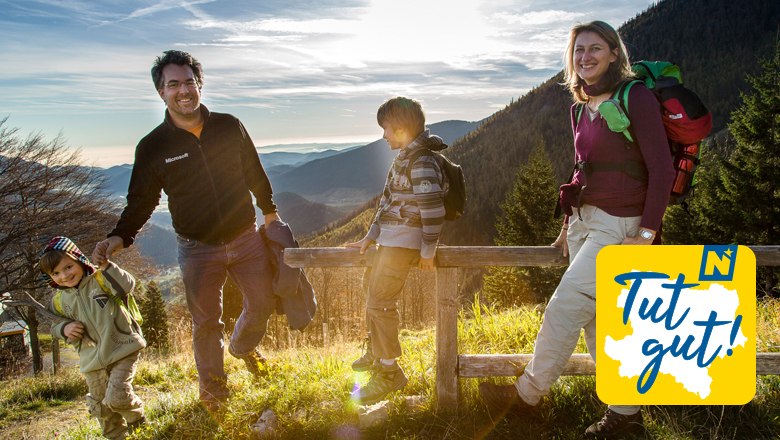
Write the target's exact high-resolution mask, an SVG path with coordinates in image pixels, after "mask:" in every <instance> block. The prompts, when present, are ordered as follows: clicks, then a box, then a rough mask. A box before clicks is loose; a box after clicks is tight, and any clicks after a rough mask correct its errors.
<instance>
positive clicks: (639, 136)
mask: <svg viewBox="0 0 780 440" xmlns="http://www.w3.org/2000/svg"><path fill="white" fill-rule="evenodd" d="M571 113H572V126H573V128H574V151H575V161H577V162H586V163H587V162H590V163H604V162H612V163H621V162H624V161H627V160H633V161H641V162H644V164H645V167H646V168H647V180H646V181H642V180H637V179H636V178H632V177H630V176H629V175H628V174H626V173H624V172H622V171H599V172H591V173H588V175H587V176H586V175H585V172H584V171H581V170H577V171H576V172H575V173H574V177H573V179H572V182H573V183H577V184H579V185H581V186H582V185H587V187H586V188H585V190H584V191H583V192H582V196H581V202H582V203H583V204H589V205H593V206H596V207H598V208H601V209H603V210H604V211H605V212H607V213H608V214H610V215H614V216H617V217H634V216H640V215H641V216H642V221H641V223H640V226H641V227H645V228H649V229H652V230H654V231H657V230H658V228H659V227H660V225H661V219H662V217H663V214H664V211H665V210H666V205H667V204H668V203H669V192H670V191H671V188H672V184H673V180H674V169H673V166H672V156H671V154H670V152H669V143H668V141H667V139H666V133H665V131H664V125H663V122H662V121H661V110H660V104H659V103H658V100H657V99H656V98H655V96H653V93H652V92H651V91H650V90H648V89H647V88H646V87H645V86H644V85H641V84H635V85H633V86H632V87H631V90H630V91H629V95H628V114H629V117H630V119H631V127H632V130H633V135H634V137H635V143H634V144H629V143H627V142H626V138H625V136H624V135H623V134H622V133H614V132H612V131H610V129H609V127H608V126H607V122H606V121H605V120H604V119H603V118H602V117H601V115H597V116H596V117H595V118H594V119H593V120H592V121H591V120H590V118H589V117H588V115H587V110H585V109H583V111H582V115H581V117H580V118H579V122H578V121H577V120H576V119H577V111H576V109H573V111H572V112H571ZM637 146H638V148H637Z"/></svg>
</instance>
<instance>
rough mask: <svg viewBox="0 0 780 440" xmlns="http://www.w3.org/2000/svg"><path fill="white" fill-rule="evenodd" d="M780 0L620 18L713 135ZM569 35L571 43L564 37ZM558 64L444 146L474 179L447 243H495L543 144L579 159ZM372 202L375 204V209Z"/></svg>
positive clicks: (678, 7)
mask: <svg viewBox="0 0 780 440" xmlns="http://www.w3.org/2000/svg"><path fill="white" fill-rule="evenodd" d="M779 24H780V2H778V1H776V0H748V1H740V2H733V1H730V0H664V1H660V2H658V3H656V4H654V5H653V6H651V7H649V8H648V9H647V10H646V11H644V12H642V13H641V14H638V15H637V16H636V17H635V18H633V19H631V20H629V21H628V22H626V23H625V24H624V25H623V26H622V27H620V29H619V32H620V34H621V36H622V38H623V39H624V42H625V43H626V46H627V48H628V51H629V55H630V57H631V59H632V61H639V60H669V61H673V62H674V63H676V64H678V65H679V66H680V67H681V71H682V74H683V79H684V82H685V84H686V85H687V86H688V87H690V88H691V89H692V90H694V91H695V92H696V93H697V94H698V95H699V96H700V97H701V98H702V100H703V101H704V103H705V104H706V105H707V106H708V108H709V109H710V110H711V111H712V113H713V122H714V127H713V130H712V135H713V136H714V135H717V134H718V133H720V132H722V131H723V130H725V129H726V124H727V122H728V120H729V117H730V113H731V111H733V109H735V108H736V107H737V105H738V104H739V102H740V94H741V93H743V92H745V91H746V90H747V83H746V80H745V79H746V76H748V75H754V74H756V73H757V72H758V71H759V69H760V64H759V60H760V59H761V58H767V57H771V56H772V55H773V54H774V53H775V50H776V47H777V45H778V44H779V43H780V41H779V40H778V29H779ZM562 43H563V42H562ZM562 82H563V75H562V73H559V74H557V75H555V76H554V77H552V78H550V79H549V80H547V81H545V82H544V83H543V84H541V85H539V86H538V87H536V88H534V89H533V90H531V91H530V92H529V93H527V94H526V95H524V96H522V97H521V98H519V99H517V100H512V102H511V103H510V104H509V105H507V106H506V107H505V108H504V109H502V110H500V111H498V112H496V113H495V114H493V115H491V116H489V117H488V118H486V119H485V120H483V123H482V124H481V125H480V127H479V128H477V129H476V130H474V131H472V132H471V133H469V134H468V135H467V136H466V137H465V138H464V139H462V140H460V141H459V142H457V143H455V144H454V145H453V146H452V147H451V148H450V149H448V150H447V151H446V152H445V154H446V155H447V156H449V157H450V158H451V159H453V160H454V161H455V162H456V163H459V164H461V166H462V167H463V171H464V174H465V176H466V182H467V185H466V186H467V197H468V199H467V206H466V213H465V215H464V216H463V217H461V218H460V219H458V220H457V221H454V222H447V224H446V225H445V228H444V231H443V233H442V237H441V243H442V244H448V245H491V244H493V237H494V235H495V223H496V218H497V217H498V216H499V215H500V214H501V209H500V204H501V202H502V201H503V200H504V198H505V195H506V194H507V192H508V191H509V190H510V188H511V187H512V184H513V182H514V178H515V173H516V172H517V169H518V167H519V166H520V165H521V164H523V163H525V162H526V160H527V159H528V156H529V154H530V152H531V151H532V149H533V148H534V147H535V146H537V145H541V146H542V147H543V148H544V150H545V151H546V153H547V156H548V158H549V159H550V160H551V162H552V164H553V168H554V171H555V173H556V176H557V178H558V181H559V182H563V181H565V179H566V178H567V177H568V176H569V173H570V172H571V169H572V166H573V147H572V143H573V142H572V131H571V123H570V120H569V109H570V106H571V105H572V100H571V97H570V95H569V92H568V91H567V90H566V89H565V88H564V87H563V86H562V85H561V83H562ZM555 203H556V201H555V200H550V201H549V204H547V205H545V206H540V207H539V211H538V215H539V219H540V221H548V220H549V219H551V218H552V214H553V210H554V208H555ZM373 209H374V208H373V207H370V208H368V210H373ZM366 218H367V216H366V215H365V214H364V213H356V215H355V217H354V219H352V220H349V219H345V220H344V221H342V222H340V223H338V224H335V225H334V226H333V227H331V228H330V229H329V230H328V231H325V232H324V233H323V234H320V236H319V237H313V238H312V241H311V242H309V243H306V242H304V246H306V245H316V246H337V245H339V244H340V243H344V242H348V241H354V240H356V239H359V238H361V237H362V235H363V234H365V231H366V228H367V223H366Z"/></svg>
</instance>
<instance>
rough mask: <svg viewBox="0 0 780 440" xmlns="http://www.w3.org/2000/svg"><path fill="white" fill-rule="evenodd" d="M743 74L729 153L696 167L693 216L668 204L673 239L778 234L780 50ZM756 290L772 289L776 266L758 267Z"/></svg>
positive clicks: (758, 241)
mask: <svg viewBox="0 0 780 440" xmlns="http://www.w3.org/2000/svg"><path fill="white" fill-rule="evenodd" d="M761 64H762V67H763V70H762V72H761V73H760V74H758V75H757V76H755V77H748V83H749V84H750V86H751V91H750V92H749V93H743V94H742V105H740V106H739V107H738V108H737V109H735V110H734V111H733V112H732V113H731V122H730V123H729V126H728V127H729V132H730V139H729V140H728V146H729V147H731V152H730V153H729V154H727V155H719V154H709V155H707V156H705V158H704V161H703V162H704V166H703V167H700V170H701V171H702V173H700V172H699V170H697V179H700V180H699V184H698V189H697V192H696V196H695V198H694V200H693V203H692V210H691V211H692V212H693V213H694V216H695V217H694V218H692V219H686V218H685V217H684V215H683V214H681V213H680V211H679V210H673V209H670V210H669V212H667V216H666V217H665V220H664V223H665V224H664V235H663V237H664V238H665V239H666V237H667V231H668V232H669V235H668V236H669V237H671V239H672V240H671V241H672V242H676V243H687V244H707V243H737V244H750V245H776V244H778V240H779V239H780V188H779V187H778V183H780V155H779V154H778V145H780V50H777V51H776V52H775V55H774V57H773V58H772V59H771V60H766V61H763V62H762V63H761ZM759 277H760V279H759V283H758V286H757V287H758V291H759V292H760V293H764V294H767V293H772V292H773V289H776V284H777V270H776V269H765V268H762V269H760V270H759Z"/></svg>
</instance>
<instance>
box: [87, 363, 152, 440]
mask: <svg viewBox="0 0 780 440" xmlns="http://www.w3.org/2000/svg"><path fill="white" fill-rule="evenodd" d="M140 353H141V352H140V351H136V352H135V353H133V354H131V355H129V356H127V357H124V358H122V359H120V360H118V361H116V362H114V363H113V364H111V365H109V366H108V367H106V368H105V369H103V370H95V371H90V372H88V373H84V378H85V379H86V380H87V386H88V387H89V394H87V407H88V408H89V413H90V414H92V415H93V416H95V417H96V418H97V419H98V421H99V422H100V427H101V428H102V429H103V435H104V436H105V437H106V438H109V439H117V438H124V435H125V433H126V431H127V425H128V424H130V423H134V422H137V421H138V420H140V419H141V418H143V416H144V409H143V402H142V401H141V399H140V398H139V397H138V396H136V394H135V392H134V391H133V376H135V364H136V362H137V361H138V356H139V354H140Z"/></svg>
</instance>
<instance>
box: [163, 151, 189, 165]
mask: <svg viewBox="0 0 780 440" xmlns="http://www.w3.org/2000/svg"><path fill="white" fill-rule="evenodd" d="M188 157H190V153H184V154H180V155H178V156H173V157H167V158H165V163H166V164H169V163H172V162H176V161H177V160H182V159H186V158H188Z"/></svg>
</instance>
